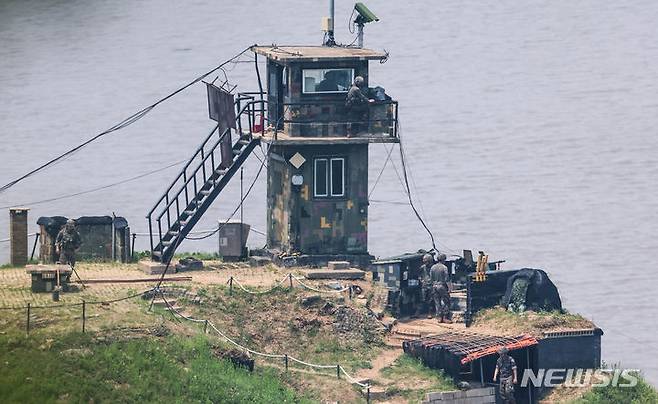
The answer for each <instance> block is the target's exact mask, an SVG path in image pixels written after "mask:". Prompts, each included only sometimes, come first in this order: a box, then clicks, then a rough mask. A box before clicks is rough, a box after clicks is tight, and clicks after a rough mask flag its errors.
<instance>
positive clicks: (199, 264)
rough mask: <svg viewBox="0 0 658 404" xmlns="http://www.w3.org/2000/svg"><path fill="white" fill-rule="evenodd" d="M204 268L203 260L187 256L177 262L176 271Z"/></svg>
mask: <svg viewBox="0 0 658 404" xmlns="http://www.w3.org/2000/svg"><path fill="white" fill-rule="evenodd" d="M200 269H203V261H201V260H199V259H196V258H194V257H185V258H183V259H181V260H179V261H178V264H176V271H177V272H180V271H198V270H200Z"/></svg>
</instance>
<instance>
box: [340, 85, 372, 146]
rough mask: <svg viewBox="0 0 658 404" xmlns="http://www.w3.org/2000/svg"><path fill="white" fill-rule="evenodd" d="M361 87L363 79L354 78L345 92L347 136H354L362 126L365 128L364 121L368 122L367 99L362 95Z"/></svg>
mask: <svg viewBox="0 0 658 404" xmlns="http://www.w3.org/2000/svg"><path fill="white" fill-rule="evenodd" d="M362 85H363V78H362V77H361V76H356V77H355V78H354V83H353V84H352V87H350V89H349V91H348V92H347V99H346V100H345V107H347V118H348V122H349V123H348V124H347V133H348V135H355V134H357V133H359V132H360V131H361V130H362V128H363V126H364V125H365V127H366V128H367V126H368V125H367V123H366V124H364V123H363V122H364V121H367V120H368V103H369V102H370V100H368V97H366V95H365V94H363V91H362V90H361V87H360V86H362Z"/></svg>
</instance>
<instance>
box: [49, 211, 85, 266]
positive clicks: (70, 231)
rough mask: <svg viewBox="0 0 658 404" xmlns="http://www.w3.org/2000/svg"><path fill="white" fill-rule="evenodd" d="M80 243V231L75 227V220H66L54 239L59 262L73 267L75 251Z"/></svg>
mask: <svg viewBox="0 0 658 404" xmlns="http://www.w3.org/2000/svg"><path fill="white" fill-rule="evenodd" d="M81 244H82V241H81V240H80V233H78V230H77V229H76V228H75V220H73V219H69V220H67V221H66V224H65V225H64V227H62V229H61V230H60V231H59V233H57V238H56V239H55V253H57V254H59V263H60V264H69V265H71V266H72V267H74V266H75V251H76V250H77V249H78V248H80V245H81Z"/></svg>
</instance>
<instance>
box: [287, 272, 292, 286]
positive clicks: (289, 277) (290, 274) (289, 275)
mask: <svg viewBox="0 0 658 404" xmlns="http://www.w3.org/2000/svg"><path fill="white" fill-rule="evenodd" d="M288 279H290V289H292V272H291V273H289V274H288Z"/></svg>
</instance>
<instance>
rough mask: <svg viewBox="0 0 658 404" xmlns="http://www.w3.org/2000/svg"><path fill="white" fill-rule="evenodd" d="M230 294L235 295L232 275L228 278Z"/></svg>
mask: <svg viewBox="0 0 658 404" xmlns="http://www.w3.org/2000/svg"><path fill="white" fill-rule="evenodd" d="M228 295H229V296H233V277H232V276H231V277H230V278H229V280H228Z"/></svg>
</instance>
